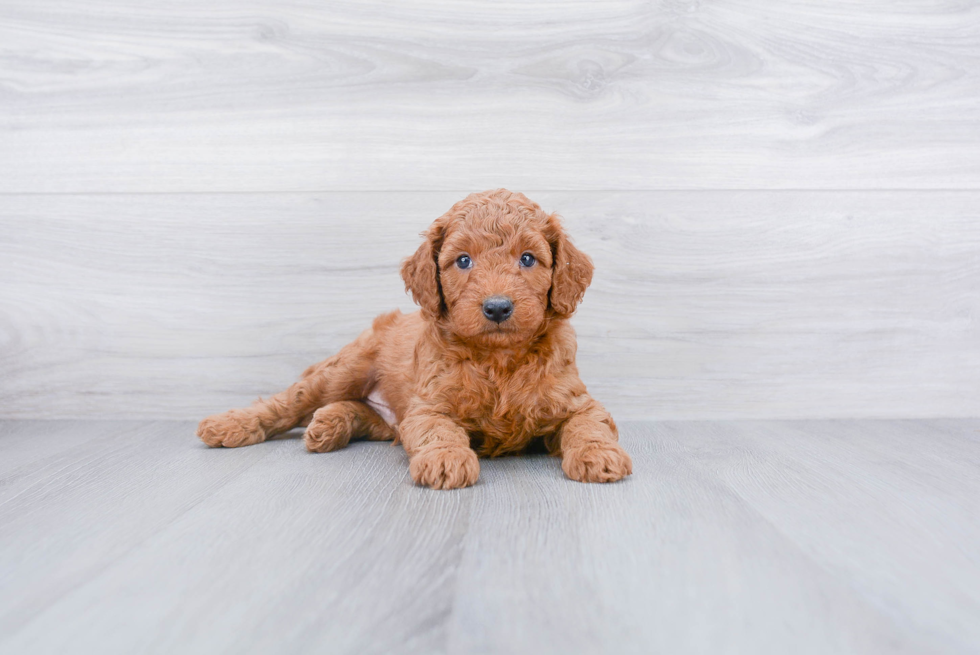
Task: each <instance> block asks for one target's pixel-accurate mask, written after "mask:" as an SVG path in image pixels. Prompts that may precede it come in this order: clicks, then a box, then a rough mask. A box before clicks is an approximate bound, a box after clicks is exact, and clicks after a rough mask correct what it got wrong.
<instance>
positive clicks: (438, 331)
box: [197, 189, 632, 489]
mask: <svg viewBox="0 0 980 655" xmlns="http://www.w3.org/2000/svg"><path fill="white" fill-rule="evenodd" d="M424 236H425V242H424V243H423V244H422V245H421V246H420V247H419V249H418V251H417V252H416V253H415V254H414V255H413V256H412V257H410V258H409V259H407V260H406V261H405V262H404V264H403V265H402V271H401V273H402V278H404V280H405V287H406V289H407V290H409V291H411V293H412V296H413V298H414V299H415V302H417V303H418V304H419V305H420V306H421V308H422V310H421V311H420V312H417V313H414V314H409V315H403V314H402V313H401V312H399V311H394V312H391V313H389V314H383V315H381V316H379V317H378V318H376V319H375V320H374V323H373V325H372V326H371V328H370V329H368V330H367V331H366V332H364V333H363V334H361V335H360V336H359V337H358V338H357V339H356V340H355V341H353V342H352V343H350V344H348V345H347V346H345V347H344V348H342V349H341V350H340V352H339V353H337V354H336V355H334V356H333V357H330V358H329V359H327V360H324V361H323V362H320V363H319V364H315V365H313V366H311V367H310V368H309V369H307V370H306V371H305V372H304V373H303V376H302V378H301V379H300V381H299V382H297V383H295V384H294V385H292V386H291V387H289V388H288V389H287V390H285V391H283V392H281V393H278V394H276V395H275V396H272V397H271V398H268V399H265V400H259V401H257V402H256V403H255V404H254V405H252V406H251V407H249V408H247V409H233V410H231V411H228V412H225V413H224V414H217V415H215V416H211V417H208V418H206V419H204V420H203V421H202V422H201V424H200V426H199V427H198V430H197V434H198V436H199V437H200V438H201V439H203V440H204V442H205V443H207V444H208V445H209V446H226V447H236V446H247V445H250V444H255V443H259V442H260V441H263V440H265V439H266V438H268V437H270V436H272V435H274V434H278V433H281V432H285V431H287V430H289V429H291V428H293V427H295V426H297V425H305V426H307V428H306V434H305V437H304V438H305V441H306V447H307V448H308V449H309V450H310V451H314V452H326V451H330V450H337V449H338V448H343V447H344V446H346V445H347V444H348V443H349V441H350V440H351V439H352V438H358V437H364V438H367V439H373V440H391V439H394V440H396V442H397V441H400V442H401V443H402V444H403V445H404V447H405V451H406V452H407V453H408V456H409V469H410V472H411V475H412V478H413V479H414V480H415V481H416V482H417V483H420V484H424V485H427V486H429V487H432V488H435V489H454V488H458V487H466V486H469V485H471V484H473V483H475V482H476V481H477V478H478V477H479V474H480V464H479V462H478V460H477V453H479V454H480V455H483V456H489V457H493V456H497V455H504V454H509V453H517V452H520V451H523V450H525V449H526V448H527V447H528V446H529V445H531V444H532V442H538V441H539V440H543V443H544V446H545V447H546V448H547V450H548V452H550V453H551V454H553V455H557V456H560V457H561V458H562V469H563V470H564V471H565V474H566V475H567V476H568V477H569V478H571V479H573V480H578V481H581V482H612V481H615V480H619V479H620V478H622V477H624V476H626V475H629V474H630V473H631V472H632V462H631V461H630V457H629V455H627V454H626V451H624V450H623V449H622V448H621V447H620V446H619V444H618V443H617V440H618V432H617V430H616V424H615V423H614V422H613V419H612V416H610V415H609V413H608V412H607V411H606V410H605V409H604V408H603V407H602V405H600V404H599V403H598V402H597V401H595V400H594V399H593V398H592V397H591V396H589V394H588V393H587V392H586V389H585V385H584V384H583V383H582V381H581V379H579V375H578V369H577V368H576V366H575V351H576V344H575V332H574V331H573V330H572V327H571V325H570V324H569V322H568V318H569V316H571V314H572V312H574V311H575V307H576V305H577V304H578V303H579V301H580V300H581V299H582V296H583V295H584V294H585V289H586V287H588V286H589V283H590V282H591V281H592V262H591V260H590V259H589V257H588V256H587V255H585V254H584V253H582V252H581V251H579V250H578V249H577V248H575V246H573V245H572V244H571V242H570V241H569V240H568V237H567V236H566V235H565V233H564V231H563V230H562V227H561V224H560V223H559V220H558V216H557V215H556V214H550V215H549V214H546V213H545V212H544V211H542V210H541V207H539V206H538V205H537V204H536V203H534V202H531V201H530V200H528V199H527V198H526V197H525V196H524V195H522V194H519V193H511V192H510V191H507V190H505V189H498V190H496V191H487V192H484V193H474V194H472V195H470V196H468V197H467V198H465V199H464V200H462V201H460V202H458V203H456V204H455V205H453V207H452V209H450V210H449V211H448V212H446V213H445V214H444V215H442V216H440V217H439V218H438V219H436V221H435V222H434V223H433V224H432V226H431V227H430V228H429V230H428V231H427V232H426V233H425V235H424ZM382 414H385V415H388V421H386V420H385V418H382ZM389 421H390V422H389Z"/></svg>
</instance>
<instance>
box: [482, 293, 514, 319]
mask: <svg viewBox="0 0 980 655" xmlns="http://www.w3.org/2000/svg"><path fill="white" fill-rule="evenodd" d="M513 313H514V303H513V301H512V300H511V299H510V298H508V297H506V296H490V297H489V298H487V299H486V300H484V301H483V315H484V316H486V317H487V318H489V319H490V320H491V321H493V322H494V323H503V322H504V321H506V320H507V319H508V318H510V315H511V314H513Z"/></svg>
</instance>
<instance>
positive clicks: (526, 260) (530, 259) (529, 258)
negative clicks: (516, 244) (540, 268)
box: [521, 252, 537, 268]
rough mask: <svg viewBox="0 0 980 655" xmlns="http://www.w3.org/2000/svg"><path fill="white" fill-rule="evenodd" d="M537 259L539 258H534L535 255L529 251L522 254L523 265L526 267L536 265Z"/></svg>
mask: <svg viewBox="0 0 980 655" xmlns="http://www.w3.org/2000/svg"><path fill="white" fill-rule="evenodd" d="M536 261H537V260H536V259H535V258H534V255H532V254H531V253H529V252H526V253H524V254H523V255H521V266H523V267H524V268H530V267H531V266H534V262H536Z"/></svg>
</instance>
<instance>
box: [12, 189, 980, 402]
mask: <svg viewBox="0 0 980 655" xmlns="http://www.w3.org/2000/svg"><path fill="white" fill-rule="evenodd" d="M529 194H530V196H531V197H532V198H534V199H536V200H538V201H539V202H540V203H542V205H543V206H544V207H545V208H547V209H549V210H558V211H560V212H562V213H563V214H564V216H565V218H566V223H567V224H568V227H569V230H570V233H571V234H572V235H573V237H574V238H575V240H576V242H577V243H578V244H579V245H580V246H582V248H583V249H584V250H585V251H586V252H588V253H590V254H591V255H592V257H593V258H594V260H595V262H596V266H597V270H596V276H595V280H594V283H593V287H592V289H590V291H589V292H588V293H587V294H586V297H585V302H584V303H583V305H582V307H581V308H580V310H579V312H578V314H577V315H576V317H575V319H574V324H575V326H576V329H577V330H578V333H579V364H580V369H581V371H582V374H583V378H584V379H585V381H586V383H587V384H588V385H589V387H590V389H591V390H592V392H593V393H594V395H596V396H597V397H598V398H600V399H601V400H602V401H603V402H605V403H606V404H607V405H608V406H609V407H610V409H611V410H612V411H613V413H614V415H616V416H617V417H619V418H621V419H626V418H650V417H658V418H710V417H715V418H732V417H735V418H737V417H741V418H750V417H755V418H766V417H780V418H792V417H810V418H820V417H917V416H918V417H937V416H971V415H975V414H976V413H977V404H976V399H977V397H980V323H978V320H977V317H978V316H980V216H978V214H977V211H978V210H977V207H980V195H978V194H977V193H974V192H849V193H842V192H833V193H831V192H711V193H707V192H621V193H599V192H596V193H587V192H579V193H548V192H537V193H535V192H529ZM461 195H462V194H461V193H456V192H439V193H386V194H373V193H332V194H323V195H306V194H296V195H292V194H287V195H269V194H257V195H247V194H246V195H241V194H218V195H200V194H195V195H133V196H127V195H122V196H117V195H75V196H43V195H42V196H34V195H14V196H6V197H5V198H4V202H3V203H2V204H0V251H2V252H3V253H4V257H2V258H0V335H2V341H0V362H2V366H3V370H4V375H3V376H0V415H3V416H7V417H22V418H37V417H48V418H57V417H73V416H79V417H104V416H115V417H119V418H126V417H130V418H142V417H149V418H188V419H190V418H200V417H202V416H204V415H206V414H209V413H212V412H214V411H218V410H223V409H226V408H228V407H233V406H240V405H243V404H247V403H249V402H251V400H253V399H254V398H255V397H256V396H258V395H265V394H269V393H271V392H274V391H277V390H279V389H281V388H284V387H285V386H286V385H288V384H289V383H291V382H292V381H293V380H294V379H295V378H296V376H297V375H298V374H299V372H300V371H302V370H303V369H304V368H305V367H306V366H307V365H308V364H310V363H312V362H314V361H319V360H320V359H322V358H324V357H326V356H328V355H329V354H331V353H332V352H334V351H336V350H337V349H338V348H340V347H341V346H342V345H343V344H344V343H346V342H347V341H349V340H350V339H352V338H353V337H354V336H356V335H357V334H358V333H359V332H360V331H361V330H362V329H364V328H365V327H366V326H368V325H369V323H370V320H371V318H372V317H373V316H375V315H376V314H378V313H381V312H383V311H387V310H390V309H391V308H393V307H401V308H402V309H403V310H406V311H409V310H411V309H412V308H413V305H412V304H411V302H410V300H409V299H408V298H407V297H406V296H405V294H404V293H403V289H402V283H401V280H400V279H399V277H398V272H397V269H398V264H399V261H400V260H401V258H403V257H405V256H407V255H408V254H410V253H411V252H413V251H414V249H415V247H416V244H417V243H418V242H419V237H418V233H419V232H420V231H421V230H422V229H424V228H425V227H426V226H427V225H428V223H429V222H430V221H431V220H432V219H433V218H435V217H436V216H438V215H439V214H441V213H442V212H443V211H444V210H445V209H447V208H448V207H449V206H450V205H451V204H452V202H454V201H455V200H457V199H458V198H459V197H460V196H461Z"/></svg>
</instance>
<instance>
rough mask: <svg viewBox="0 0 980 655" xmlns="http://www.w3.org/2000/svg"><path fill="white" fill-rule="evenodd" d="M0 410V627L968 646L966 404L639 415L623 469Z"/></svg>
mask: <svg viewBox="0 0 980 655" xmlns="http://www.w3.org/2000/svg"><path fill="white" fill-rule="evenodd" d="M193 428H194V426H193V424H192V423H190V422H142V423H141V422H133V421H105V422H96V421H89V422H77V421H56V422H55V421H52V422H41V421H6V422H2V423H0V452H2V453H3V456H2V457H0V652H3V653H67V652H74V653H85V652H99V653H138V652H161V653H178V652H179V653H193V652H199V653H222V652H228V653H231V652H234V653H241V652H275V653H293V652H317V653H358V654H361V653H392V652H394V653H403V652H404V653H443V652H445V653H522V652H527V653H598V652H610V653H613V652H615V653H655V652H662V653H696V652H703V653H725V652H733V653H734V652H741V653H758V652H772V653H849V652H854V653H896V652H910V653H925V652H930V653H938V652H942V653H967V652H976V651H977V649H978V648H980V620H978V619H980V554H978V553H980V549H978V544H980V500H978V499H980V419H955V420H929V421H785V422H776V421H760V422H745V421H743V422H644V423H632V424H626V425H625V426H623V437H622V440H623V443H624V445H625V446H626V448H627V449H628V450H629V451H630V452H631V453H632V455H633V457H634V463H635V474H634V475H633V476H632V477H631V478H630V479H628V480H627V481H625V482H622V483H618V484H614V485H607V486H591V485H582V484H578V483H574V482H570V481H568V480H566V479H564V478H563V477H562V475H561V471H560V469H559V466H558V462H557V461H556V460H554V459H551V458H548V457H546V456H529V457H520V458H509V459H501V460H493V461H483V462H482V477H481V480H480V483H479V484H478V485H477V486H476V487H474V488H471V489H467V490H463V491H454V492H435V491H429V490H426V489H422V488H417V487H414V486H413V485H412V484H411V481H410V479H409V477H408V472H407V468H406V461H405V455H404V453H403V451H402V450H401V449H400V448H393V447H391V446H389V445H388V444H379V443H370V444H369V443H355V444H353V445H352V446H350V447H349V448H347V449H345V450H343V451H340V452H337V453H331V454H322V455H312V454H308V453H306V452H305V451H304V449H303V447H302V443H301V442H300V441H298V440H296V439H291V438H286V439H280V440H276V441H272V442H268V443H265V444H261V445H258V446H253V447H250V448H242V449H238V450H209V449H208V448H206V447H204V446H203V445H202V444H200V443H199V442H197V440H196V439H195V438H194V436H193Z"/></svg>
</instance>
